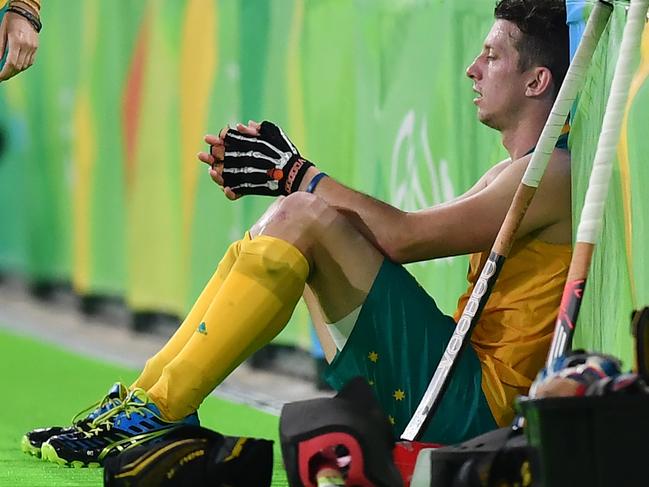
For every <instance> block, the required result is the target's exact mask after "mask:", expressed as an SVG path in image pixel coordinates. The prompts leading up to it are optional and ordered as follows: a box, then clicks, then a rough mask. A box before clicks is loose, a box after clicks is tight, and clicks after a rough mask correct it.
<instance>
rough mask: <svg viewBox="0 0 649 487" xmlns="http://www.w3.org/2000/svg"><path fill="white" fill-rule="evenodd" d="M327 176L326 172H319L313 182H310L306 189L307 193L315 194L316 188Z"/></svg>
mask: <svg viewBox="0 0 649 487" xmlns="http://www.w3.org/2000/svg"><path fill="white" fill-rule="evenodd" d="M325 176H327V173H326V172H319V173H318V174H316V175H315V176H313V178H312V179H311V181H309V185H308V186H307V187H306V192H307V193H313V192H314V191H315V187H316V186H317V185H318V183H319V182H320V180H321V179H322V178H324V177H325Z"/></svg>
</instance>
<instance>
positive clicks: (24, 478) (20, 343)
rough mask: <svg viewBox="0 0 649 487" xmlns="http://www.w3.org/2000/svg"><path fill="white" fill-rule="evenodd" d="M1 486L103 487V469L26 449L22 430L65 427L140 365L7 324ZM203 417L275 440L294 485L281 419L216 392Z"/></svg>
mask: <svg viewBox="0 0 649 487" xmlns="http://www.w3.org/2000/svg"><path fill="white" fill-rule="evenodd" d="M0 371H1V374H2V375H1V377H2V383H1V389H0V391H2V392H1V393H0V486H11V487H18V486H29V487H39V486H57V487H58V486H61V487H62V486H66V487H67V486H100V485H103V479H102V472H103V471H102V470H101V469H87V468H83V469H72V468H65V467H58V466H55V465H53V464H50V463H47V462H44V461H41V460H38V459H36V458H34V457H30V456H28V455H26V454H24V453H22V452H21V450H20V439H21V438H22V436H23V434H24V433H25V432H26V431H28V430H30V429H32V428H36V427H42V426H52V425H62V424H63V425H66V424H69V422H70V419H71V418H72V416H73V415H74V414H75V413H77V412H78V411H79V410H81V409H83V408H85V407H87V406H89V405H90V404H92V403H93V402H95V401H97V400H98V399H100V398H101V397H103V395H104V394H105V393H106V391H107V390H108V388H109V387H110V386H111V384H113V383H114V382H116V381H118V380H120V381H122V382H124V383H126V384H130V383H131V382H132V381H133V380H134V379H135V377H136V375H137V371H134V370H129V369H126V368H123V367H118V366H115V365H112V364H107V363H103V362H100V361H97V360H92V359H88V358H85V357H81V356H78V355H75V354H73V353H70V352H67V351H65V350H62V349H61V348H58V347H55V346H52V345H50V344H44V343H40V342H38V341H35V340H32V339H29V338H24V337H19V336H16V335H13V334H10V333H8V332H6V331H5V330H3V329H1V328H0ZM199 415H200V418H201V423H202V425H203V426H206V427H208V428H210V429H213V430H216V431H219V432H221V433H223V434H227V435H240V436H252V437H257V438H268V439H272V440H275V455H274V459H275V468H274V471H273V484H272V485H273V486H284V485H288V484H287V481H286V474H285V472H284V470H283V467H282V460H281V456H280V450H279V441H278V431H277V429H278V418H277V417H276V416H272V415H270V414H266V413H263V412H260V411H257V410H255V409H253V408H251V407H247V406H243V405H239V404H233V403H230V402H228V401H224V400H220V399H217V398H214V397H209V398H208V399H207V400H206V401H205V402H204V403H203V405H202V406H201V409H200V411H199Z"/></svg>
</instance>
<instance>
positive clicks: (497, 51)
mask: <svg viewBox="0 0 649 487" xmlns="http://www.w3.org/2000/svg"><path fill="white" fill-rule="evenodd" d="M521 36H522V33H521V31H520V29H519V28H518V27H517V26H516V24H514V23H512V22H510V21H508V20H501V19H498V20H496V21H495V22H494V25H493V27H492V28H491V30H490V31H489V34H488V35H487V38H486V39H485V41H484V46H483V48H482V52H481V53H480V54H479V55H478V57H476V58H475V60H474V61H473V63H471V65H470V66H469V67H468V68H467V70H466V74H467V76H468V77H469V78H471V80H472V81H473V90H474V91H475V92H476V93H477V96H476V98H474V100H473V103H475V104H476V106H477V107H478V119H479V120H480V121H481V122H482V123H484V124H485V125H488V126H489V127H492V128H494V129H496V130H502V129H504V128H506V127H507V126H508V124H510V123H512V122H515V119H516V117H515V115H516V112H517V111H518V110H519V109H520V107H521V106H522V103H524V102H525V98H526V97H525V88H526V77H525V73H524V72H521V71H520V70H519V68H518V62H519V54H518V51H517V50H516V47H515V46H516V43H517V42H518V40H519V39H520V38H521Z"/></svg>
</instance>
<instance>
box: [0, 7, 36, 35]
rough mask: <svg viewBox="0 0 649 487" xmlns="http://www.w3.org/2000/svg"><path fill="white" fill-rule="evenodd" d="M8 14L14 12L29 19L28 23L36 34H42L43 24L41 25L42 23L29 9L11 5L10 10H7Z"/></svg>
mask: <svg viewBox="0 0 649 487" xmlns="http://www.w3.org/2000/svg"><path fill="white" fill-rule="evenodd" d="M7 12H13V13H15V14H18V15H20V16H21V17H24V18H25V19H27V21H28V22H29V23H30V24H31V25H32V27H33V28H34V30H35V31H36V32H40V31H41V29H42V28H43V24H41V21H40V20H39V19H38V17H36V16H35V15H34V14H33V13H31V12H30V11H28V10H27V9H24V8H22V7H19V6H17V5H10V6H9V8H8V9H7Z"/></svg>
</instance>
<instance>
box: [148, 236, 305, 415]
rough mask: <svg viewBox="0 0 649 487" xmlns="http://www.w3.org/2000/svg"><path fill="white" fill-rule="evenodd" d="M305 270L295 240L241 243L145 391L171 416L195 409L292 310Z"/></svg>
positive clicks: (280, 326)
mask: <svg viewBox="0 0 649 487" xmlns="http://www.w3.org/2000/svg"><path fill="white" fill-rule="evenodd" d="M308 274H309V264H308V262H307V260H306V258H305V257H304V256H303V255H302V254H301V253H300V251H299V250H298V249H297V248H296V247H294V246H293V245H291V244H289V243H287V242H285V241H283V240H280V239H277V238H273V237H268V236H260V237H256V238H254V239H252V240H250V241H244V242H243V243H242V244H241V253H240V254H239V258H238V259H237V260H236V262H235V264H234V265H233V266H232V269H231V270H230V273H229V274H228V277H227V278H226V280H225V282H224V283H223V284H222V285H221V289H220V290H219V292H218V293H217V294H216V297H215V298H214V300H213V301H212V304H211V305H210V307H209V308H208V310H207V312H206V313H205V316H204V317H203V323H205V328H204V329H201V330H196V332H195V333H194V334H193V336H192V337H191V338H190V340H189V341H188V342H187V344H186V345H185V347H184V348H183V349H182V351H181V352H180V353H179V354H178V355H176V357H175V358H174V359H173V360H172V361H171V362H170V363H169V364H168V365H167V366H166V367H165V368H164V370H163V372H162V376H161V377H160V380H158V382H156V384H155V385H154V386H153V387H151V388H150V389H149V390H148V393H149V396H150V397H151V399H153V401H154V402H155V403H156V405H157V406H158V407H159V408H160V411H161V412H162V414H163V415H164V416H165V418H167V419H169V420H178V419H181V418H183V417H185V416H187V415H188V414H191V413H193V412H194V411H196V410H197V409H198V407H199V406H200V404H201V402H202V401H203V399H204V398H205V397H206V396H207V395H208V394H209V393H210V392H211V391H212V390H213V389H214V388H215V387H216V386H217V385H218V384H219V383H220V382H221V381H223V379H225V377H226V376H227V375H228V374H229V373H230V372H231V371H232V370H233V369H234V368H236V367H237V366H238V365H239V364H240V363H241V362H243V360H245V359H246V358H247V357H248V356H249V355H250V354H251V353H253V352H254V351H255V350H257V349H259V348H261V347H262V346H263V345H265V344H266V343H268V342H269V341H270V340H272V338H273V337H275V335H277V334H278V333H279V332H280V331H281V330H282V329H283V328H284V326H285V325H286V323H287V322H288V320H289V318H290V317H291V315H292V314H293V310H294V308H295V305H296V304H297V302H298V300H299V299H300V296H302V291H303V290H304V284H305V282H306V278H307V276H308Z"/></svg>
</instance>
